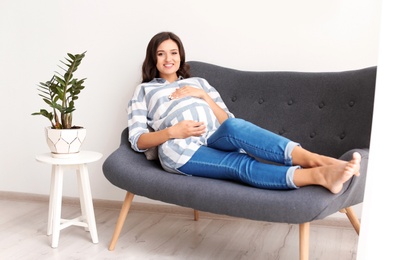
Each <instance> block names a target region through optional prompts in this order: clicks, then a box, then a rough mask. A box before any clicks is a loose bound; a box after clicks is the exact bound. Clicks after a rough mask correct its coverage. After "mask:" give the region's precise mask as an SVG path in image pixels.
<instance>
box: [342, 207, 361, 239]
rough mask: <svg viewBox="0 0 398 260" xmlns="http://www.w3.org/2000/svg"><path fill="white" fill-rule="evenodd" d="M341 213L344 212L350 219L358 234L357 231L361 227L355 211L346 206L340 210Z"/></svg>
mask: <svg viewBox="0 0 398 260" xmlns="http://www.w3.org/2000/svg"><path fill="white" fill-rule="evenodd" d="M340 212H341V213H345V214H346V215H347V217H348V219H349V220H350V222H351V224H352V226H353V227H354V229H355V231H356V232H357V234H358V235H359V231H360V229H361V224H360V223H359V220H358V217H357V215H356V214H355V211H354V210H353V209H352V207H348V208H345V209H342V210H340Z"/></svg>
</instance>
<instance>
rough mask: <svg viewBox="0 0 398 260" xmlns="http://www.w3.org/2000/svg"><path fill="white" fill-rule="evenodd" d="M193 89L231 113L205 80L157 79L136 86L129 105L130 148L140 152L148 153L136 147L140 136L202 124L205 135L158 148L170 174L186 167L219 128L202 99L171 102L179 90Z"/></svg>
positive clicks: (165, 144) (180, 99)
mask: <svg viewBox="0 0 398 260" xmlns="http://www.w3.org/2000/svg"><path fill="white" fill-rule="evenodd" d="M186 85H189V86H192V87H195V88H199V89H203V90H204V91H206V92H207V93H208V95H209V96H210V97H211V98H212V99H213V100H214V101H215V102H216V103H217V104H218V105H219V106H220V107H221V108H222V109H223V110H224V111H225V112H226V113H227V114H228V117H234V115H233V114H232V113H230V112H229V111H228V108H227V107H226V105H225V103H224V102H223V100H222V99H221V96H220V94H219V93H218V92H217V90H216V89H215V88H214V87H212V86H211V85H210V84H209V83H208V82H207V81H206V80H205V79H202V78H196V77H194V78H187V79H183V78H181V77H180V78H179V79H178V80H177V81H175V82H173V83H170V82H168V81H166V80H164V79H162V78H155V79H153V80H152V81H151V82H148V83H142V84H140V85H138V86H137V88H136V89H135V92H134V94H133V96H132V98H131V100H130V101H129V104H128V128H129V141H130V143H131V147H132V148H133V149H134V150H135V151H137V152H145V151H146V150H141V149H139V148H138V146H137V142H138V139H139V137H140V136H141V134H144V133H148V132H149V131H150V129H151V130H152V129H153V130H154V131H159V130H163V129H165V128H168V127H170V126H173V125H175V124H177V123H178V122H181V121H183V120H195V121H198V122H203V123H204V124H205V126H206V133H204V134H203V135H201V136H199V137H196V136H191V137H188V138H185V139H170V140H168V141H166V142H165V143H163V144H161V145H159V147H158V154H159V160H160V162H161V164H162V166H163V168H164V169H165V170H167V171H169V172H175V173H179V171H178V168H179V167H181V166H183V165H184V164H185V163H186V162H188V160H189V159H190V158H191V157H192V155H193V154H194V153H195V152H196V150H198V149H199V147H200V146H201V145H206V142H207V139H208V138H209V137H210V136H211V135H212V134H213V133H214V132H215V131H216V129H217V128H218V127H219V126H220V124H219V122H218V120H217V118H216V116H215V115H214V113H213V110H212V109H211V108H210V106H209V105H208V103H207V102H206V101H204V100H203V99H200V98H196V97H191V96H188V97H184V98H179V99H170V98H169V95H170V94H171V93H173V92H174V91H175V90H176V89H177V88H181V87H183V86H186Z"/></svg>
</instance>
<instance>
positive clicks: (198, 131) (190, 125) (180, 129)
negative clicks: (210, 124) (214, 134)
mask: <svg viewBox="0 0 398 260" xmlns="http://www.w3.org/2000/svg"><path fill="white" fill-rule="evenodd" d="M205 132H206V126H205V125H204V123H203V122H198V121H194V120H184V121H181V122H179V123H178V124H176V125H173V126H171V127H169V133H170V137H171V138H174V139H184V138H187V137H190V136H201V135H202V134H204V133H205Z"/></svg>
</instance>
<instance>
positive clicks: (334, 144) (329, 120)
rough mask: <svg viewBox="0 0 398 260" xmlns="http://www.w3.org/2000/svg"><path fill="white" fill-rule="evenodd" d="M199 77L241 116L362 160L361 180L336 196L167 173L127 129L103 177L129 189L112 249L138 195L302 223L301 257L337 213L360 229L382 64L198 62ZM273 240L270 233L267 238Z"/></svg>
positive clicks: (324, 150)
mask: <svg viewBox="0 0 398 260" xmlns="http://www.w3.org/2000/svg"><path fill="white" fill-rule="evenodd" d="M189 64H190V66H191V72H192V75H193V76H198V77H202V78H205V79H207V80H208V81H209V83H210V84H211V85H212V86H214V87H215V88H216V89H217V90H218V91H219V92H220V94H221V96H222V98H223V100H224V102H225V103H226V105H227V106H228V108H229V109H230V111H231V112H232V113H234V114H235V116H236V117H238V118H243V119H245V120H248V121H251V122H253V123H255V124H257V125H259V126H261V127H263V128H266V129H268V130H270V131H273V132H275V133H277V134H280V135H283V136H286V137H288V138H290V139H292V140H294V141H296V142H299V143H300V144H301V145H302V146H303V147H305V148H307V149H308V150H311V151H313V152H316V153H320V154H325V155H329V156H333V157H336V158H341V159H342V160H350V159H351V158H352V153H353V152H354V151H357V152H359V153H360V154H361V156H362V161H361V175H360V176H359V177H356V176H354V177H353V178H352V179H350V180H349V181H348V182H346V183H345V184H344V187H343V189H342V191H341V192H340V193H338V194H332V193H330V192H329V191H328V190H326V189H324V188H322V187H319V186H307V187H302V188H300V189H297V190H289V191H278V190H264V189H257V188H253V187H249V186H246V185H243V184H239V183H235V182H230V181H224V180H214V179H206V178H200V177H187V176H182V175H177V174H170V173H167V172H165V171H164V170H163V169H162V168H161V167H160V164H159V162H157V161H156V160H155V161H149V160H147V159H146V157H145V156H144V155H143V154H141V153H137V152H134V151H133V150H132V149H131V148H130V144H129V142H128V134H127V129H124V130H123V132H122V136H121V142H120V146H119V147H118V148H117V149H116V150H115V151H114V152H113V153H112V154H111V155H110V156H109V157H108V158H107V159H106V160H105V162H104V164H103V172H104V175H105V177H106V178H107V179H108V180H109V181H110V182H111V183H112V184H114V185H115V186H117V187H119V188H121V189H123V190H126V197H125V200H124V203H123V206H122V209H121V212H120V216H119V219H118V222H117V223H116V228H115V232H114V235H113V238H112V241H111V243H110V246H109V249H110V250H113V249H114V248H115V245H116V242H117V239H118V237H119V234H120V232H121V230H122V227H123V223H124V220H125V219H126V216H127V213H128V210H129V208H130V205H131V202H132V200H133V197H134V195H140V196H145V197H148V198H151V199H155V200H160V201H164V202H167V203H172V204H176V205H180V206H184V207H190V208H193V209H194V212H195V219H198V212H199V211H206V212H212V213H216V214H224V215H230V216H235V217H241V218H247V219H252V220H259V221H269V222H280V223H292V224H299V226H300V228H299V230H300V236H299V241H300V243H299V244H300V252H299V255H300V259H308V257H309V256H308V254H309V228H310V222H311V221H313V220H316V219H323V218H325V217H327V216H329V215H331V214H334V213H335V212H338V211H341V212H344V213H346V214H347V216H348V218H349V220H350V221H351V223H352V224H353V226H354V228H355V230H356V232H357V233H358V234H359V231H360V224H359V220H358V219H357V217H356V216H355V213H354V211H353V210H352V208H351V206H353V205H356V204H358V203H361V202H362V201H363V196H364V188H365V180H366V171H367V162H368V152H369V150H368V149H369V142H370V133H371V124H372V113H373V99H374V90H375V82H376V67H369V68H363V69H358V70H352V71H341V72H316V73H311V72H287V71H270V72H250V71H239V70H234V69H230V68H225V67H221V66H217V65H214V64H208V63H204V62H197V61H191V62H189ZM264 235H267V234H264Z"/></svg>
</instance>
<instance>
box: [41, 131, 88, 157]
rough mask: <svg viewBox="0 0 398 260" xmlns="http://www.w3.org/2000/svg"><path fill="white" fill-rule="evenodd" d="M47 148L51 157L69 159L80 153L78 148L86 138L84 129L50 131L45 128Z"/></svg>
mask: <svg viewBox="0 0 398 260" xmlns="http://www.w3.org/2000/svg"><path fill="white" fill-rule="evenodd" d="M45 133H46V139H47V144H48V147H49V148H50V151H51V153H52V156H53V157H56V158H70V157H73V156H76V155H78V154H79V152H80V147H81V145H82V143H83V141H84V139H85V138H86V129H85V128H76V129H52V128H51V127H50V126H49V127H46V128H45Z"/></svg>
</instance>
